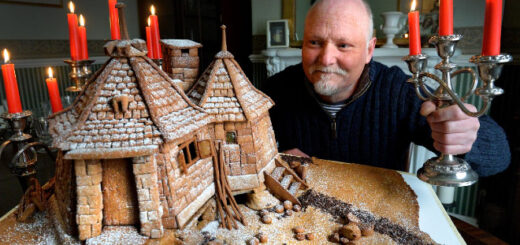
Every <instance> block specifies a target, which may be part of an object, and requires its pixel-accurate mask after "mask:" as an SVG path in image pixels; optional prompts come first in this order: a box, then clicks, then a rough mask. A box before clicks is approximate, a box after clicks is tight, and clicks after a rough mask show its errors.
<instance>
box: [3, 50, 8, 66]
mask: <svg viewBox="0 0 520 245" xmlns="http://www.w3.org/2000/svg"><path fill="white" fill-rule="evenodd" d="M3 53H4V62H5V63H9V51H7V49H6V48H4V51H3Z"/></svg>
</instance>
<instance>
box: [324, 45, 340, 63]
mask: <svg viewBox="0 0 520 245" xmlns="http://www.w3.org/2000/svg"><path fill="white" fill-rule="evenodd" d="M336 55H337V50H336V48H335V46H334V45H331V44H329V43H326V44H325V45H323V48H322V49H321V53H320V63H321V64H322V65H324V66H329V65H333V64H335V63H336Z"/></svg>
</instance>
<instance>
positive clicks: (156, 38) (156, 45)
mask: <svg viewBox="0 0 520 245" xmlns="http://www.w3.org/2000/svg"><path fill="white" fill-rule="evenodd" d="M150 12H151V15H150V17H149V18H150V32H151V34H152V49H153V55H154V59H160V58H162V53H161V44H160V41H161V37H160V35H159V20H158V19H157V15H155V8H154V6H153V5H152V6H151V7H150Z"/></svg>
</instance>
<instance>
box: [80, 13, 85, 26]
mask: <svg viewBox="0 0 520 245" xmlns="http://www.w3.org/2000/svg"><path fill="white" fill-rule="evenodd" d="M79 25H80V26H85V18H83V15H82V14H80V15H79Z"/></svg>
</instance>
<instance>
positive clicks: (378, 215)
mask: <svg viewBox="0 0 520 245" xmlns="http://www.w3.org/2000/svg"><path fill="white" fill-rule="evenodd" d="M307 183H308V185H309V188H308V189H307V190H300V191H299V192H298V193H297V195H296V196H297V197H298V199H299V200H300V202H301V203H302V206H303V210H302V211H300V212H293V213H292V215H287V214H285V213H282V214H279V213H276V212H274V209H273V208H271V209H268V210H269V212H268V215H269V216H270V217H271V218H272V222H271V223H270V224H264V223H263V222H262V221H261V218H260V215H259V211H257V210H253V209H250V208H248V207H247V206H246V205H244V204H240V210H241V212H242V213H243V214H244V218H245V220H246V221H247V226H243V225H242V224H240V223H239V224H238V229H233V230H227V229H224V228H219V223H218V222H217V221H212V220H208V217H215V216H214V214H211V212H212V210H214V209H213V208H212V206H213V205H214V201H213V200H210V201H209V203H208V204H207V205H206V206H207V207H208V208H207V209H206V212H201V214H200V216H199V217H201V218H196V219H195V220H193V221H192V222H191V223H190V226H189V227H187V228H185V229H183V230H167V231H166V232H165V236H164V237H163V238H162V239H147V238H146V237H143V236H141V235H139V233H138V230H137V229H136V228H135V227H129V226H119V227H116V226H107V227H105V228H104V230H103V234H102V235H101V236H98V237H95V238H91V239H88V240H87V241H86V244H121V242H124V241H129V240H128V239H130V240H131V241H132V243H133V244H166V243H167V244H201V243H202V244H204V243H210V242H211V243H212V244H245V243H247V242H249V241H250V240H251V239H252V238H254V237H255V236H257V235H258V234H259V233H263V234H265V235H266V236H267V239H268V242H267V243H268V244H283V243H287V244H327V243H332V240H331V236H332V235H333V234H334V233H335V232H336V231H337V230H338V229H339V228H340V227H341V226H342V225H344V224H345V220H344V215H345V213H349V212H350V213H353V214H355V215H356V216H358V217H359V218H360V220H361V223H367V224H372V225H374V230H375V232H374V234H373V235H371V236H367V237H362V238H361V239H359V240H356V244H401V243H421V244H434V243H435V242H434V241H432V240H431V238H430V237H429V236H428V235H427V234H426V233H424V232H421V231H420V230H419V225H418V218H419V215H418V214H419V205H418V203H417V200H416V195H415V193H414V192H413V190H412V189H411V188H410V187H409V186H408V185H407V184H406V183H405V182H404V181H403V178H402V177H401V175H400V174H399V173H397V172H395V171H391V170H385V169H380V168H374V167H367V166H363V165H357V164H342V163H337V162H333V161H325V160H320V159H314V163H313V164H309V165H308V170H307ZM266 198H267V197H266ZM269 200H273V199H272V197H271V198H270V199H269ZM51 206H52V205H51ZM208 213H209V214H208ZM52 223H54V220H53V218H52V217H51V215H48V214H47V213H39V214H37V215H35V217H34V220H33V221H32V222H31V223H27V224H22V223H17V222H16V221H15V220H14V215H12V214H10V215H7V216H6V217H4V218H3V220H2V221H1V222H0V243H8V244H53V243H56V244H61V243H64V242H66V243H70V244H75V243H76V244H80V242H79V241H78V240H76V239H73V238H72V237H70V236H65V237H66V238H67V239H65V240H66V241H65V240H64V239H63V237H64V235H63V234H62V233H60V232H57V231H56V229H52V228H51V226H52ZM295 227H301V228H303V229H304V230H305V233H312V234H313V236H314V239H313V240H311V241H309V240H303V241H298V240H297V239H296V236H295V233H294V231H293V229H294V228H295ZM58 230H59V229H58Z"/></svg>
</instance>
